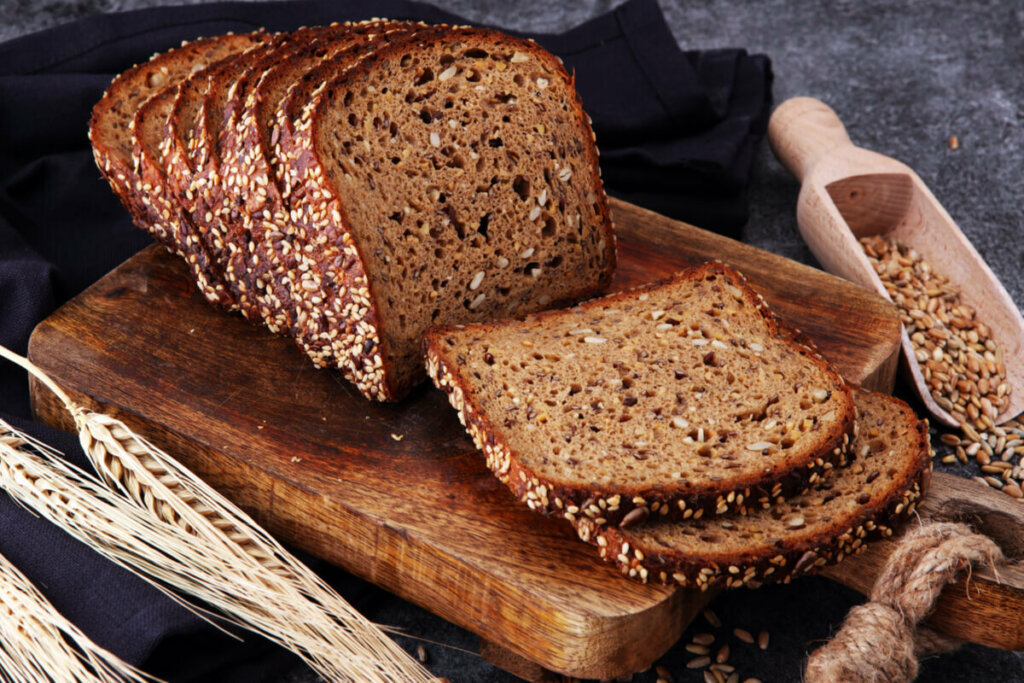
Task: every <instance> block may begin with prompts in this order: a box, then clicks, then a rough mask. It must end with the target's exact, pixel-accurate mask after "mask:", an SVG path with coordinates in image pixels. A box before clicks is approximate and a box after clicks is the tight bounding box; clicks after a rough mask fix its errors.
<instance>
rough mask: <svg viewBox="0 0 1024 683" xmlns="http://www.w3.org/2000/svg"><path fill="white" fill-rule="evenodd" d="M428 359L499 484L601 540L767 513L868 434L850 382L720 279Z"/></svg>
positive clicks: (531, 325) (607, 303)
mask: <svg viewBox="0 0 1024 683" xmlns="http://www.w3.org/2000/svg"><path fill="white" fill-rule="evenodd" d="M426 345H427V355H428V359H427V371H428V373H429V374H430V375H431V377H432V378H433V379H434V383H435V384H436V385H437V386H438V387H439V388H441V389H443V390H444V391H446V392H447V393H448V396H449V400H450V402H451V404H452V405H453V406H454V407H455V408H456V410H458V411H459V415H460V419H461V420H462V422H463V424H464V425H465V426H466V428H467V430H468V431H469V433H470V435H471V436H472V437H473V440H474V442H475V443H476V445H477V447H478V448H480V449H481V450H483V451H484V453H485V455H486V457H487V464H488V466H489V467H490V468H491V470H492V471H494V473H495V474H496V475H497V476H498V478H499V479H501V480H502V481H503V482H504V483H505V484H506V485H507V486H508V487H509V488H511V489H512V491H513V493H514V494H515V495H516V496H517V497H518V498H520V499H521V500H522V501H523V502H525V503H526V504H527V505H528V506H529V507H530V508H531V509H533V510H536V511H539V512H543V513H546V514H552V515H557V516H562V517H565V518H566V519H568V520H570V521H575V520H577V519H579V518H583V517H586V518H588V519H589V520H591V521H592V522H593V524H594V525H595V526H604V525H606V524H609V525H615V524H619V523H622V524H627V525H628V524H630V523H635V522H637V521H640V520H643V519H646V518H647V517H662V518H664V519H680V518H683V519H687V518H693V519H700V518H701V517H705V516H711V515H713V514H716V513H717V514H723V513H726V512H730V511H735V512H738V513H740V514H746V513H749V512H751V511H753V510H757V509H761V508H762V507H765V506H767V505H770V504H772V503H774V502H776V501H778V500H780V499H782V498H785V497H788V496H792V495H796V494H798V493H800V492H801V491H803V490H806V488H807V487H808V486H810V485H813V484H814V483H815V482H816V481H817V480H818V479H819V478H820V476H821V475H822V474H824V473H825V472H827V471H828V470H829V469H831V468H832V467H833V465H834V463H836V462H838V461H839V460H841V459H842V458H843V457H844V453H845V451H846V449H847V448H848V446H849V443H850V438H851V432H852V429H853V418H854V409H853V399H852V396H851V393H850V389H849V388H848V387H847V386H846V384H845V383H844V382H843V379H842V378H841V377H840V376H839V374H838V373H836V372H835V370H833V369H832V368H831V366H829V364H828V363H827V362H826V361H825V360H824V359H822V358H821V356H819V355H818V354H817V353H815V352H814V351H812V350H811V349H809V348H807V347H806V346H803V345H800V344H798V343H795V342H793V341H791V340H790V339H788V338H786V337H783V336H782V335H781V334H780V331H779V328H778V324H777V322H776V320H775V318H774V316H773V315H772V313H771V311H769V310H768V307H767V305H766V304H765V303H764V301H763V299H762V298H761V297H760V296H759V295H758V294H757V293H756V292H754V290H752V289H751V288H750V287H749V285H747V283H746V281H745V280H744V278H743V276H742V275H740V274H739V273H738V272H736V271H735V270H733V269H731V268H728V267H726V266H724V265H722V264H720V263H709V264H705V265H703V266H701V267H698V268H694V269H691V270H688V271H683V272H681V273H679V274H677V275H675V276H674V277H672V278H670V279H668V280H667V281H664V282H662V283H655V284H651V285H647V286H643V287H639V288H637V289H635V290H631V291H629V292H623V293H619V294H614V295H611V296H608V297H604V298H602V299H596V300H593V301H589V302H587V303H584V304H581V305H580V306H578V307H576V308H573V309H567V310H562V311H551V312H548V313H541V314H538V315H536V316H532V317H530V318H527V319H526V320H525V321H519V322H516V321H506V322H497V323H485V324H477V325H467V326H464V327H440V328H435V329H433V330H431V331H429V332H428V333H427V335H426Z"/></svg>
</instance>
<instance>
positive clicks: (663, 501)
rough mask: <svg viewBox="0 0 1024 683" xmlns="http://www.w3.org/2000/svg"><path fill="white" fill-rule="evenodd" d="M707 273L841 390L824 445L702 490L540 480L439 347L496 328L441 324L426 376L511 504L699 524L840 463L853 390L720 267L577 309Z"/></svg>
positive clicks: (790, 491) (805, 482)
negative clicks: (457, 334) (447, 339)
mask: <svg viewBox="0 0 1024 683" xmlns="http://www.w3.org/2000/svg"><path fill="white" fill-rule="evenodd" d="M709 275H720V276H722V277H724V278H725V279H726V281H727V282H728V283H729V284H732V285H734V286H737V287H738V288H739V289H740V291H742V293H743V296H744V298H745V300H746V301H747V303H748V304H749V305H750V306H751V307H752V308H753V309H754V310H756V311H757V312H758V314H759V315H760V316H761V317H762V319H763V320H764V322H765V323H766V324H767V325H768V328H769V329H770V330H771V332H772V334H773V336H776V337H778V338H779V341H780V343H785V344H788V345H790V346H791V347H792V348H793V349H794V350H795V351H796V352H797V353H799V354H800V355H801V356H803V357H805V358H807V359H808V360H809V361H810V362H811V363H812V364H814V365H815V366H817V367H819V368H820V370H821V371H822V372H823V373H824V374H825V375H826V376H828V377H831V378H832V379H833V384H835V385H836V386H837V387H838V388H839V390H840V391H841V392H842V399H841V401H842V410H843V414H842V416H841V418H840V419H839V420H837V421H836V422H835V424H833V425H832V426H831V429H830V430H829V432H828V433H827V434H826V435H825V436H824V437H823V439H822V447H821V448H820V449H819V450H818V451H817V452H813V453H808V454H806V455H805V456H804V457H803V458H801V459H798V458H795V457H793V458H790V459H789V462H788V463H785V464H780V465H778V466H776V467H775V468H773V471H772V472H771V473H770V474H768V475H766V476H765V475H761V476H755V475H753V474H750V475H747V476H746V477H742V478H741V477H736V478H733V479H726V480H722V481H719V482H708V483H705V484H704V485H702V486H694V485H688V486H686V487H681V486H678V485H673V484H664V485H660V486H658V487H657V488H655V487H637V486H630V485H615V486H611V485H610V486H600V485H596V484H594V485H592V486H586V487H584V486H575V485H570V484H566V483H564V482H559V481H554V480H551V479H549V478H547V477H544V476H543V475H541V474H540V473H538V472H536V471H534V470H533V469H531V468H529V467H528V466H526V465H524V464H523V463H522V461H521V456H519V454H518V452H517V450H516V448H515V445H514V444H513V443H512V440H511V439H509V438H508V437H507V436H506V435H505V433H504V430H503V429H502V428H501V427H500V426H498V425H495V424H493V423H492V422H491V421H490V420H489V419H488V417H487V415H486V414H485V412H484V411H483V410H482V409H481V407H480V406H479V404H478V402H477V399H476V397H475V396H474V395H473V394H472V392H470V391H469V390H468V387H467V385H466V382H465V380H464V378H463V377H462V376H461V375H460V373H459V372H458V371H457V370H456V364H455V363H453V362H452V359H451V358H450V357H449V356H448V355H447V353H446V352H445V349H444V346H445V345H444V344H442V343H441V342H442V339H443V338H444V336H445V335H446V334H448V333H450V332H452V331H456V330H470V329H471V330H479V331H481V332H483V333H487V332H490V331H493V330H495V329H496V327H497V326H498V325H501V324H502V323H478V324H474V325H466V326H462V327H453V326H441V327H436V328H433V329H431V330H429V331H428V332H427V335H426V338H425V339H424V347H425V350H426V355H427V372H428V374H429V375H430V376H431V378H432V379H433V380H434V384H435V385H436V386H437V387H438V388H440V389H441V390H443V391H445V392H446V393H447V394H448V399H449V402H450V403H451V404H452V407H454V408H455V409H456V410H457V411H458V412H459V420H460V421H461V422H462V424H463V426H465V427H466V429H467V431H468V432H469V434H470V436H471V437H472V438H473V441H474V443H475V444H476V446H477V448H479V449H480V450H482V451H483V452H484V454H485V456H486V459H487V465H488V467H490V469H491V470H492V471H493V472H494V473H495V475H496V476H497V477H498V478H499V479H500V480H501V481H502V482H503V483H504V484H505V485H506V486H508V487H509V488H510V489H511V490H512V493H513V494H514V495H515V496H516V498H518V499H519V500H521V501H522V502H524V503H525V504H526V505H527V506H528V507H529V508H530V509H531V510H534V511H536V512H540V513H542V514H546V515H553V516H558V517H563V518H565V519H567V520H569V521H570V522H576V521H577V520H578V519H581V518H586V519H588V520H590V521H591V522H592V523H593V525H594V526H596V527H603V526H606V525H611V526H614V525H618V524H620V523H622V521H623V520H624V519H625V518H626V516H627V515H630V514H631V513H633V517H631V519H636V518H637V517H639V518H641V519H646V518H647V517H657V518H659V519H664V520H681V519H691V518H693V519H700V518H701V517H704V516H711V515H715V514H725V513H737V514H741V515H742V514H747V513H748V512H750V511H753V510H756V509H760V508H762V507H765V506H768V505H770V504H772V503H773V502H775V501H777V500H780V499H785V498H789V497H792V496H794V495H797V494H799V493H803V492H804V491H806V490H807V488H808V487H809V486H811V485H813V484H814V483H815V482H817V481H818V480H819V479H820V478H821V477H822V476H823V475H824V474H825V473H826V472H827V471H828V470H830V469H832V468H833V467H835V466H836V465H837V464H838V463H840V462H843V461H844V460H845V458H846V456H847V453H848V451H849V448H850V444H851V437H852V435H853V429H854V416H855V414H854V408H853V397H852V393H851V390H850V388H849V387H848V386H847V385H846V383H845V382H844V381H843V379H842V377H841V376H839V374H838V373H836V372H835V370H834V369H832V367H831V366H830V365H829V364H828V363H827V361H825V359H824V358H822V357H821V356H820V355H819V354H818V353H816V352H815V351H813V350H812V349H810V348H808V347H806V346H804V345H802V344H799V343H798V342H795V341H793V340H792V339H791V338H786V337H784V336H783V335H782V334H780V332H779V326H778V323H777V321H776V319H775V316H774V314H773V313H772V312H771V311H770V310H769V309H768V306H767V304H766V303H765V302H764V299H763V298H762V297H761V295H759V294H758V293H757V292H755V291H754V290H753V289H752V288H751V287H750V286H749V285H748V284H747V282H746V279H745V278H744V277H743V275H742V274H740V273H739V272H738V271H736V270H734V269H732V268H729V267H728V266H726V265H724V264H722V263H720V262H709V263H705V264H704V265H702V266H698V267H696V268H692V269H690V270H686V271H682V272H680V273H677V274H676V275H674V276H672V277H670V278H667V279H665V280H661V281H658V282H654V283H649V284H646V285H642V286H640V287H636V288H634V289H631V290H628V291H625V292H619V293H617V294H611V295H609V296H606V297H603V298H601V299H594V300H592V301H588V302H585V303H583V304H581V305H580V306H579V307H578V308H579V309H582V310H587V309H589V308H594V307H598V306H604V305H606V304H614V303H615V302H617V301H623V300H627V299H632V298H633V297H636V296H638V295H640V294H643V293H644V292H650V291H652V290H654V289H656V288H658V287H660V286H663V285H667V284H673V283H678V282H683V281H686V280H690V279H694V280H696V279H701V278H704V277H706V276H709ZM561 314H562V312H561V311H546V312H543V313H539V314H535V315H534V316H532V317H531V318H530V319H531V320H534V321H539V322H543V320H544V319H546V318H550V317H557V316H559V315H561ZM634 511H639V512H635V513H634Z"/></svg>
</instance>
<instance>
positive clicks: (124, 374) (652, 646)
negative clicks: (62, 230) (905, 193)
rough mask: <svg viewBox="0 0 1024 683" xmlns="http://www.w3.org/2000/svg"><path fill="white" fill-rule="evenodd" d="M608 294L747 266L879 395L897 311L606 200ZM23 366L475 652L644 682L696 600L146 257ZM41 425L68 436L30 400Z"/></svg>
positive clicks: (33, 347)
mask: <svg viewBox="0 0 1024 683" xmlns="http://www.w3.org/2000/svg"><path fill="white" fill-rule="evenodd" d="M612 206H613V210H614V214H615V222H616V226H617V231H618V235H619V255H620V268H619V272H618V275H617V277H616V280H615V284H614V286H613V289H621V288H623V287H627V286H630V285H634V284H638V283H640V282H645V281H649V280H652V279H656V278H658V277H660V276H663V275H666V274H668V273H670V272H673V271H674V270H677V269H679V268H682V267H684V266H686V265H688V264H694V263H698V262H701V261H704V260H707V259H711V258H718V259H721V260H723V261H725V262H727V263H728V264H730V265H733V266H736V267H738V268H740V269H741V270H742V271H744V272H745V273H746V274H747V276H748V277H749V279H750V280H751V283H752V284H753V286H754V287H755V288H756V289H758V290H760V291H761V292H762V294H763V295H764V296H765V298H766V299H767V300H768V301H769V303H770V304H771V306H772V307H773V308H774V309H775V310H776V311H777V312H778V314H779V315H780V316H781V317H783V318H784V319H785V320H786V321H788V322H789V323H790V324H792V325H794V326H796V327H797V328H799V329H800V330H802V331H803V332H805V333H806V334H807V335H809V336H810V337H811V338H812V339H813V340H814V341H815V342H816V343H817V344H818V345H819V347H820V349H821V350H822V352H823V353H824V355H826V356H827V357H828V358H829V359H831V360H832V361H833V362H834V363H835V364H836V365H837V366H838V368H839V369H840V371H841V372H842V373H843V374H844V375H845V376H846V377H847V378H848V379H849V380H851V381H853V382H855V383H860V384H864V385H867V386H870V387H873V388H876V389H880V390H890V389H891V387H892V382H893V377H894V372H895V369H896V365H895V364H896V358H897V353H898V350H899V322H898V319H897V318H896V314H895V311H894V309H893V308H892V306H891V305H890V304H888V303H887V302H885V301H883V300H882V299H881V298H879V297H877V296H876V295H874V294H873V293H871V292H869V291H867V290H865V289H861V288H859V287H856V286H854V285H851V284H849V283H847V282H845V281H842V280H839V279H837V278H835V277H832V276H830V275H827V274H825V273H823V272H821V271H818V270H815V269H812V268H808V267H806V266H803V265H800V264H797V263H795V262H792V261H789V260H786V259H784V258H781V257H779V256H775V255H773V254H770V253H767V252H764V251H760V250H758V249H755V248H753V247H750V246H748V245H743V244H740V243H738V242H735V241H732V240H729V239H726V238H723V237H720V236H717V235H714V234H712V233H708V232H704V231H702V230H699V229H697V228H694V227H692V226H689V225H685V224H682V223H679V222H675V221H671V220H669V219H667V218H664V217H662V216H659V215H657V214H654V213H651V212H648V211H645V210H643V209H639V208H637V207H634V206H632V205H629V204H626V203H623V202H617V201H613V202H612ZM30 357H31V359H32V361H33V362H35V363H36V364H38V365H39V366H40V367H42V368H43V369H44V370H45V371H46V372H48V373H49V374H50V375H51V376H53V378H54V379H55V380H56V381H57V382H58V383H59V384H61V385H63V386H64V387H66V388H67V389H68V390H69V393H71V394H72V396H73V397H74V398H76V399H77V400H79V401H82V402H84V403H86V404H87V405H90V406H92V407H93V408H102V409H103V410H106V411H108V412H112V413H113V414H115V415H117V416H118V417H120V418H121V419H123V420H124V421H125V422H127V423H129V424H130V425H132V426H133V427H134V428H136V429H138V430H139V431H140V432H142V433H143V434H144V435H146V436H148V437H149V438H150V439H151V440H152V441H154V442H155V443H157V444H158V445H160V446H162V447H164V448H165V449H166V450H168V451H169V452H170V453H172V454H173V455H175V456H176V457H178V458H179V459H180V460H181V461H182V462H184V463H185V464H186V465H187V466H189V467H191V468H192V469H194V470H195V471H197V472H198V473H200V474H201V475H202V476H203V477H204V478H206V479H207V480H208V481H209V482H210V483H211V484H213V485H214V486H216V487H217V488H219V489H221V490H222V491H223V492H224V493H226V494H227V495H228V496H229V497H231V498H232V499H233V500H235V501H236V502H237V503H239V504H240V505H241V506H242V507H244V508H245V509H247V510H248V511H250V512H251V513H252V514H253V515H254V517H255V518H256V519H257V520H258V521H259V522H260V523H262V524H263V525H265V526H266V527H267V528H268V529H269V530H270V531H271V532H273V533H274V534H275V535H277V536H278V537H279V538H281V539H283V540H285V541H287V542H289V543H292V544H294V545H296V546H298V547H301V548H303V549H305V550H307V551H309V552H311V553H313V554H315V555H317V556H320V557H323V558H325V559H327V560H329V561H330V562H333V563H335V564H338V565H341V566H343V567H345V568H346V569H348V570H349V571H351V572H352V573H354V574H356V575H358V576H361V577H363V578H365V579H368V580H369V581H372V582H374V583H376V584H379V585H381V586H383V587H384V588H386V589H388V590H390V591H393V592H394V593H396V594H398V595H400V596H402V597H403V598H407V599H408V600H410V601H412V602H414V603H417V604H420V605H422V606H424V607H426V608H427V609H429V610H431V611H433V612H435V613H436V614H439V615H440V616H442V617H444V618H446V619H448V620H450V621H452V622H454V623H456V624H459V625H461V626H463V627H466V628H468V629H470V630H472V631H475V632H476V633H478V634H480V635H481V636H482V637H483V638H484V639H486V641H489V643H492V644H494V646H496V647H492V648H491V650H490V651H491V652H492V653H495V652H502V651H504V650H508V651H511V652H512V653H513V654H514V655H517V656H518V657H521V658H524V661H530V662H535V663H537V664H539V665H540V666H542V667H544V668H547V669H551V670H555V671H560V672H564V673H567V674H571V675H575V676H580V677H594V678H608V677H614V676H619V675H622V674H626V673H630V672H633V671H637V670H641V669H644V668H646V667H647V666H649V665H650V664H651V662H652V661H653V660H654V659H656V658H657V657H658V656H660V655H661V654H662V653H663V652H664V651H665V650H667V649H668V648H669V647H670V646H671V645H672V644H673V643H674V642H675V641H676V640H677V639H678V637H679V635H680V634H681V632H682V630H683V629H684V627H685V625H686V624H687V623H688V622H689V620H690V619H691V618H692V616H693V614H694V613H695V612H696V611H697V610H699V609H700V608H701V607H702V606H703V604H704V599H705V598H706V597H707V596H706V594H705V595H703V596H702V595H700V594H695V593H692V592H689V591H683V590H676V589H672V588H666V587H659V586H643V585H639V584H635V583H632V582H630V581H627V580H624V579H623V578H621V577H620V576H619V575H618V573H617V571H616V570H615V569H614V568H613V567H611V566H610V565H605V564H602V563H601V562H600V561H599V560H598V559H597V557H596V553H594V552H593V550H592V549H591V548H589V547H588V546H586V545H584V544H582V543H580V542H578V541H576V540H575V539H574V536H573V533H572V532H571V530H570V528H569V526H568V525H567V524H565V523H562V522H560V521H557V520H551V519H547V518H542V517H540V516H538V515H534V514H532V513H530V512H529V511H528V510H527V509H526V508H525V507H523V506H521V505H519V504H517V503H516V502H515V501H514V500H513V498H512V497H511V495H510V494H509V493H507V491H506V490H505V489H504V488H503V487H502V486H501V484H499V483H498V481H497V480H496V479H495V478H494V477H492V476H491V475H490V473H489V471H488V470H487V469H486V467H485V466H484V463H483V458H481V457H479V456H478V455H477V453H476V452H475V449H474V448H473V446H472V443H471V442H470V441H469V439H468V438H467V437H466V436H465V434H464V432H463V430H462V428H461V427H460V425H459V423H458V421H457V419H456V417H455V413H454V412H453V411H452V410H451V409H450V408H449V406H448V404H447V402H446V400H445V397H444V395H443V394H442V393H441V392H438V391H436V390H434V389H432V388H429V387H426V386H424V387H422V388H420V389H419V390H417V391H416V392H415V393H414V394H413V396H412V397H411V398H409V399H408V400H406V401H405V402H402V403H401V404H398V405H381V404H375V403H369V402H367V401H365V400H364V399H362V398H361V397H360V396H359V395H358V394H357V393H356V392H355V391H354V390H353V388H352V387H351V386H349V385H348V384H347V383H346V382H345V381H344V380H343V379H342V378H341V376H340V375H339V374H337V373H333V372H327V371H319V370H316V369H314V368H313V366H312V365H311V364H310V363H309V362H308V361H307V360H305V358H304V357H303V356H302V354H301V353H300V352H299V351H298V349H297V348H296V347H294V346H293V345H292V344H291V343H290V342H289V341H287V340H285V339H281V338H276V337H273V336H271V335H270V334H268V333H267V332H266V331H265V330H262V329H260V328H257V327H255V326H252V325H249V324H247V323H246V322H244V321H243V320H242V319H241V318H240V317H239V316H232V315H227V314H225V313H222V312H218V311H216V310H214V309H213V308H212V307H210V306H208V305H207V304H205V303H204V302H203V301H202V300H201V298H200V296H199V294H198V293H197V291H196V289H195V287H194V286H192V284H190V282H189V281H188V280H187V278H186V275H185V268H184V267H183V265H182V264H181V263H180V262H179V260H178V259H176V258H174V257H171V256H170V255H168V254H167V253H166V252H164V251H162V250H160V249H158V248H156V247H151V248H149V249H146V250H144V251H142V252H141V253H139V254H138V255H137V256H135V257H134V258H132V259H131V260H129V261H127V262H126V263H124V264H123V265H122V266H120V267H119V268H117V269H116V270H114V271H113V272H111V273H110V274H108V275H107V276H106V277H104V278H103V279H102V280H100V281H99V282H97V283H96V284H95V285H93V286H92V287H91V288H90V289H88V290H87V291H85V292H83V293H82V294H81V295H80V296H78V297H77V298H75V299H74V300H73V301H71V302H69V303H68V304H66V305H65V306H64V307H62V308H61V309H60V310H59V311H57V312H56V313H55V314H54V315H53V316H51V317H50V318H49V319H47V320H46V321H44V322H43V323H41V324H40V325H39V327H38V328H37V329H36V331H35V333H34V334H33V336H32V339H31V342H30ZM33 402H34V407H35V410H36V412H37V414H38V416H39V417H40V419H42V420H44V421H46V422H49V423H51V424H55V425H57V426H62V427H64V428H67V427H68V426H69V425H68V423H67V422H66V420H65V418H64V417H63V412H62V411H61V409H60V408H59V406H58V405H57V404H56V402H55V401H54V400H53V399H52V397H51V396H50V395H49V394H48V393H47V392H46V390H45V389H43V388H41V387H40V386H33Z"/></svg>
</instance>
